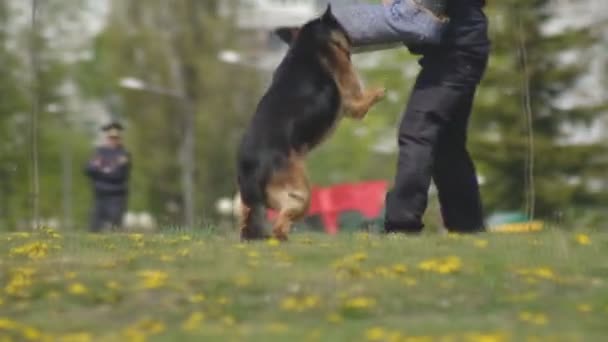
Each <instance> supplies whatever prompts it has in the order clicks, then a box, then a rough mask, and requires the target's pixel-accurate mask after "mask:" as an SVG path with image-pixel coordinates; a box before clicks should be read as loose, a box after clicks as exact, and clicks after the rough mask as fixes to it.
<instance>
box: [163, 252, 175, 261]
mask: <svg viewBox="0 0 608 342" xmlns="http://www.w3.org/2000/svg"><path fill="white" fill-rule="evenodd" d="M159 260H160V261H162V262H173V261H175V257H174V256H172V255H167V254H163V255H161V256H160V258H159Z"/></svg>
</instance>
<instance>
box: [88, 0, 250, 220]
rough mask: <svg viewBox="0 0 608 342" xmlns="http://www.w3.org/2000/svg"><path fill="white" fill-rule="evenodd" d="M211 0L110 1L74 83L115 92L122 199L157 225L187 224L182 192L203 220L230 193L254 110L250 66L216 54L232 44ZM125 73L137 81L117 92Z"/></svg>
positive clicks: (226, 22) (96, 92)
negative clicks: (126, 149) (127, 192)
mask: <svg viewBox="0 0 608 342" xmlns="http://www.w3.org/2000/svg"><path fill="white" fill-rule="evenodd" d="M218 3H219V2H218V1H204V2H202V1H193V0H180V1H174V2H171V3H168V2H166V1H148V2H146V3H145V4H144V3H142V2H141V1H133V0H131V1H114V2H112V8H111V13H110V18H109V25H108V27H107V29H106V30H105V31H104V32H103V33H102V34H101V35H100V36H99V37H98V40H97V47H96V54H95V58H94V60H93V61H91V62H90V63H85V64H83V66H82V68H83V70H88V71H90V72H91V73H90V74H89V75H90V76H89V77H82V78H81V84H83V85H84V86H86V87H87V88H88V89H89V93H91V94H92V96H99V95H100V94H115V93H118V94H120V95H121V96H120V98H121V106H120V111H121V114H122V115H123V118H124V119H126V120H127V122H128V124H129V128H128V130H129V134H128V139H129V141H128V142H129V146H130V148H131V149H132V151H133V155H134V158H135V163H134V170H133V171H134V172H133V186H132V190H133V191H132V194H133V198H132V202H131V203H132V204H133V206H134V208H139V209H144V208H145V209H147V210H152V211H153V212H155V213H158V214H160V218H161V221H164V222H171V223H175V222H182V223H184V224H188V225H189V224H191V222H188V221H189V220H188V216H189V215H188V196H190V195H194V196H195V199H196V200H195V201H193V204H194V205H195V207H194V208H191V209H190V211H192V210H193V212H194V213H195V214H196V220H197V221H198V222H201V221H202V220H206V219H208V217H212V215H210V214H213V213H214V210H213V206H214V204H215V201H216V200H217V198H219V197H220V196H231V195H232V194H234V193H235V191H236V187H235V176H234V171H233V170H234V166H233V164H234V158H235V154H234V151H235V150H236V143H237V141H238V137H239V136H240V131H241V129H242V123H243V122H245V121H246V118H247V117H248V115H249V113H248V111H250V110H252V109H250V108H253V100H254V99H255V94H256V92H257V91H258V90H257V85H258V84H257V73H256V72H255V71H253V70H249V69H246V68H241V67H238V66H230V65H226V64H225V63H222V62H221V61H219V60H218V58H217V56H218V53H219V51H220V49H222V48H229V47H230V46H231V44H235V40H234V39H235V35H234V34H233V32H234V30H233V29H232V27H233V26H232V25H231V22H230V21H229V20H230V19H229V18H228V19H226V18H222V17H220V16H219V15H218V8H217V6H218ZM81 75H84V73H81ZM97 75H98V76H100V78H98V79H97V78H96V77H97ZM125 77H135V78H137V79H140V80H143V81H144V82H145V83H146V85H145V86H144V87H143V89H141V91H134V90H129V89H119V88H118V84H119V82H120V80H121V79H123V78H125ZM193 163H194V164H193ZM180 174H181V176H178V175H180ZM184 214H186V215H185V216H186V219H185V220H183V219H182V218H183V217H184Z"/></svg>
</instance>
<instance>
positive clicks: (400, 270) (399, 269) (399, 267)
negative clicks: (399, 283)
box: [393, 264, 407, 274]
mask: <svg viewBox="0 0 608 342" xmlns="http://www.w3.org/2000/svg"><path fill="white" fill-rule="evenodd" d="M393 272H395V273H397V274H404V273H406V272H407V266H406V265H404V264H395V265H393Z"/></svg>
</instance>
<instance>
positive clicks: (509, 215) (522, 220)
mask: <svg viewBox="0 0 608 342" xmlns="http://www.w3.org/2000/svg"><path fill="white" fill-rule="evenodd" d="M487 225H488V227H489V228H488V230H489V231H494V232H505V233H507V232H511V233H517V232H533V231H539V230H542V229H543V227H544V223H543V222H542V221H531V220H530V219H528V217H527V216H526V215H525V214H523V213H520V212H498V213H495V214H492V215H491V216H490V217H489V218H488V219H487Z"/></svg>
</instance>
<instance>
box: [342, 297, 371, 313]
mask: <svg viewBox="0 0 608 342" xmlns="http://www.w3.org/2000/svg"><path fill="white" fill-rule="evenodd" d="M375 306H376V300H375V299H373V298H368V297H354V298H350V299H348V300H346V302H345V303H344V307H345V308H347V309H353V310H367V309H371V308H373V307H375Z"/></svg>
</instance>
